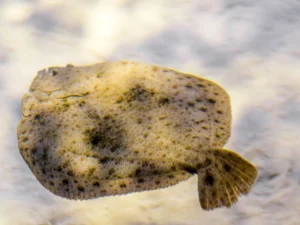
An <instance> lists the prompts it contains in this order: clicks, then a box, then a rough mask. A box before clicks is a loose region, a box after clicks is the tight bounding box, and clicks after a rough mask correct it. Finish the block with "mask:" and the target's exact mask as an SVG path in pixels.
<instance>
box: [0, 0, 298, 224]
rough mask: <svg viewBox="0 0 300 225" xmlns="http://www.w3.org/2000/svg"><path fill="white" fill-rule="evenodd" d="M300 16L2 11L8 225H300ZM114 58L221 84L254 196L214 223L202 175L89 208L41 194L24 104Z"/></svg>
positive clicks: (115, 7)
mask: <svg viewBox="0 0 300 225" xmlns="http://www.w3.org/2000/svg"><path fill="white" fill-rule="evenodd" d="M299 15H300V3H299V1H294V0H288V1H280V0H272V1H269V0H243V1H242V0H226V1H222V0H213V1H206V0H191V1H181V0H167V1H159V2H158V1H154V2H153V1H148V0H140V1H135V0H118V1H110V0H103V1H97V0H95V1H76V3H74V1H72V2H71V1H44V0H31V1H23V0H15V1H9V0H2V1H0V30H1V32H0V50H1V51H0V125H1V129H0V145H1V154H0V164H1V171H0V177H1V182H0V199H1V204H0V224H1V225H2V224H4V225H10V224H20V225H23V224H24V225H25V224H26V225H27V224H60V225H69V224H84V225H86V224H87V225H90V224H114V225H119V224H120V225H121V224H122V225H124V224H125V225H170V224H174V225H194V224H221V225H240V224H247V225H248V224H258V225H277V224H278V225H281V224H285V225H298V223H299V220H300V216H299V215H300V214H299V210H300V209H299V205H300V197H299V196H298V195H297V194H295V193H299V192H300V186H299V184H300V179H299V173H300V166H299V163H298V162H299V160H300V151H299V148H300V139H299V133H300V120H299V114H300V100H299V97H298V96H300V91H299V90H300V87H299V86H300V76H299V70H300V68H299V57H300V44H299V37H300V31H299V29H298V28H299V26H300V22H299V21H300V20H299ZM111 59H126V60H136V61H141V62H147V63H151V64H157V65H161V66H165V67H169V68H174V69H175V70H178V71H183V72H186V73H189V74H197V75H199V76H200V77H205V78H207V79H209V80H213V81H215V82H216V83H218V84H220V85H221V86H222V87H223V88H224V89H225V90H226V91H227V92H228V94H229V95H230V98H231V105H232V118H233V123H232V130H231V131H232V132H231V137H230V138H229V140H228V142H227V143H226V145H225V146H224V147H225V148H228V149H234V150H235V151H236V152H237V153H238V154H240V155H241V156H243V157H244V158H246V159H248V160H249V161H250V162H252V163H253V164H254V165H256V166H257V168H258V171H259V176H258V179H257V181H256V183H255V185H254V186H253V188H252V191H251V192H250V193H249V194H248V195H247V196H244V197H241V198H239V201H238V204H235V205H234V206H232V207H231V208H229V209H227V208H220V209H217V210H213V211H209V212H206V211H204V210H202V209H201V207H200V206H199V201H198V196H197V191H196V190H197V176H193V177H191V178H190V179H188V180H187V181H185V182H181V183H179V184H178V185H175V186H172V187H170V188H166V189H159V190H154V191H149V192H140V193H135V194H133V195H131V194H130V195H120V196H114V197H113V198H111V197H103V198H98V199H95V200H90V201H70V200H66V199H63V198H59V197H57V196H55V195H53V194H51V193H50V192H49V191H47V190H46V189H45V188H43V187H42V186H41V185H40V184H39V182H38V181H37V180H36V178H35V177H34V175H33V174H32V172H31V171H30V169H29V168H28V166H27V165H26V163H25V162H24V160H23V159H22V156H21V155H20V153H19V149H18V141H17V137H16V128H17V124H18V122H19V120H20V118H21V116H22V115H21V111H22V110H21V98H22V96H23V95H24V94H25V93H27V92H28V87H29V86H30V84H31V82H32V79H33V76H34V75H35V74H36V72H37V71H38V70H41V69H43V68H47V67H49V66H54V67H63V66H65V65H67V64H69V63H73V64H74V65H87V64H93V63H98V62H101V61H106V60H111ZM193 189H194V190H193Z"/></svg>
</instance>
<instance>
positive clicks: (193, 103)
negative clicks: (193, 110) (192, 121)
mask: <svg viewBox="0 0 300 225" xmlns="http://www.w3.org/2000/svg"><path fill="white" fill-rule="evenodd" d="M187 104H188V106H190V107H194V106H195V102H191V101H189V102H188V103H187Z"/></svg>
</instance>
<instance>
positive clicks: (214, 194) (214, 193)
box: [212, 190, 217, 198]
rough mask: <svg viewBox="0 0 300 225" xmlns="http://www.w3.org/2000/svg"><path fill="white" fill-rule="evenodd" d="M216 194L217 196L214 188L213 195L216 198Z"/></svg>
mask: <svg viewBox="0 0 300 225" xmlns="http://www.w3.org/2000/svg"><path fill="white" fill-rule="evenodd" d="M216 196H217V192H216V191H215V190H214V191H213V192H212V197H213V198H215V197H216Z"/></svg>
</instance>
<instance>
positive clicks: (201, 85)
mask: <svg viewBox="0 0 300 225" xmlns="http://www.w3.org/2000/svg"><path fill="white" fill-rule="evenodd" d="M197 86H198V87H201V88H203V87H205V85H203V84H200V83H198V84H197Z"/></svg>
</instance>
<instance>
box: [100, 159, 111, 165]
mask: <svg viewBox="0 0 300 225" xmlns="http://www.w3.org/2000/svg"><path fill="white" fill-rule="evenodd" d="M111 160H112V159H111V158H109V157H104V158H102V159H100V163H101V164H105V163H108V162H109V161H111Z"/></svg>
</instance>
